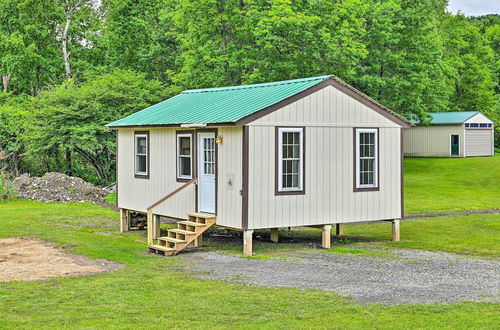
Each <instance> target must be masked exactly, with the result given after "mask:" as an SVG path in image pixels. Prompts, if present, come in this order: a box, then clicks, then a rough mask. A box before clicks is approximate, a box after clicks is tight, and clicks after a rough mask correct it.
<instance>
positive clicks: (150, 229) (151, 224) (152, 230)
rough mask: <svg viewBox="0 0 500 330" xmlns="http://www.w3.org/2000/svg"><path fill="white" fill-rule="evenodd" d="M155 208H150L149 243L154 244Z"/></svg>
mask: <svg viewBox="0 0 500 330" xmlns="http://www.w3.org/2000/svg"><path fill="white" fill-rule="evenodd" d="M153 237H154V228H153V210H148V245H153V244H154V238H153Z"/></svg>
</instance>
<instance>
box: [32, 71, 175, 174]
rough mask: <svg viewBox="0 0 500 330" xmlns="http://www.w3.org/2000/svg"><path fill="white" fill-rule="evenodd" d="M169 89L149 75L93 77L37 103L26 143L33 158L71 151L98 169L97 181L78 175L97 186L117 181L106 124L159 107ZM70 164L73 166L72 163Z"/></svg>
mask: <svg viewBox="0 0 500 330" xmlns="http://www.w3.org/2000/svg"><path fill="white" fill-rule="evenodd" d="M164 91H165V89H164V86H163V85H162V84H161V83H160V82H158V81H148V80H146V79H145V75H144V74H136V73H134V72H131V71H122V70H118V71H115V72H113V73H110V74H104V75H99V76H94V77H91V78H89V79H88V80H87V81H85V82H83V83H82V84H81V85H78V84H76V83H74V82H72V81H69V82H67V83H65V84H63V85H61V86H57V87H55V88H54V89H52V90H49V91H46V92H43V93H42V94H41V95H40V97H39V98H37V99H34V100H33V102H32V104H31V106H30V111H31V112H32V113H33V116H32V118H31V120H30V123H29V125H30V130H29V131H27V132H26V135H25V142H26V143H27V144H28V152H29V154H31V155H33V154H49V153H51V152H53V151H54V150H60V151H62V152H64V151H65V150H70V151H71V152H72V153H73V152H74V153H75V155H76V156H78V157H79V159H80V160H81V161H82V162H83V163H85V164H88V165H89V166H91V167H92V168H93V170H94V171H95V174H96V176H97V178H92V177H91V176H89V175H88V174H85V173H82V172H83V171H79V170H78V169H77V168H76V169H74V170H75V172H76V174H78V175H79V176H82V177H83V178H86V179H89V180H91V181H94V182H95V183H109V182H110V181H111V180H112V179H113V173H114V156H115V141H114V140H115V138H114V133H113V132H112V131H110V130H109V129H108V128H106V127H105V124H107V123H109V122H111V121H114V120H116V119H118V118H121V117H124V116H126V115H129V114H131V113H133V112H135V111H138V110H141V109H143V108H146V107H147V106H149V105H151V104H153V103H157V102H159V101H160V100H162V99H163V98H164V97H165V96H164V93H165V92H164ZM68 165H69V164H68Z"/></svg>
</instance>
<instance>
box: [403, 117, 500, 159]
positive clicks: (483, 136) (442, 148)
mask: <svg viewBox="0 0 500 330" xmlns="http://www.w3.org/2000/svg"><path fill="white" fill-rule="evenodd" d="M430 115H431V116H432V120H431V122H430V124H429V126H418V125H417V126H413V127H411V128H408V129H405V132H404V154H405V156H407V157H475V156H483V157H484V156H493V155H494V130H493V121H492V120H491V119H489V118H488V117H486V116H485V115H483V114H482V113H480V112H478V111H468V112H431V113H430Z"/></svg>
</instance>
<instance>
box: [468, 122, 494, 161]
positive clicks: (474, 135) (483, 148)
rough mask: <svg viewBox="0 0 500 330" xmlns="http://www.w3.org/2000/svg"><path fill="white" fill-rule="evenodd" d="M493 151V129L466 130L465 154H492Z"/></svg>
mask: <svg viewBox="0 0 500 330" xmlns="http://www.w3.org/2000/svg"><path fill="white" fill-rule="evenodd" d="M492 152H493V130H492V129H466V130H465V156H469V157H470V156H491V155H492Z"/></svg>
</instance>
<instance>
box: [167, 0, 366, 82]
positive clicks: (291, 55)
mask: <svg viewBox="0 0 500 330" xmlns="http://www.w3.org/2000/svg"><path fill="white" fill-rule="evenodd" d="M366 9H367V7H366V6H365V5H364V3H363V2H362V1H358V0H349V1H339V0H328V1H318V2H307V1H290V0H272V1H263V0H203V1H193V0H180V5H179V6H178V7H177V10H176V12H175V13H174V16H173V17H174V22H175V24H176V27H177V29H176V31H177V40H178V43H179V45H180V56H179V63H180V65H179V66H180V68H179V71H178V73H172V74H171V75H170V77H171V78H172V80H173V82H174V83H176V84H177V85H178V86H181V87H182V88H194V87H210V86H224V85H233V84H241V83H255V82H264V81H271V80H281V79H290V78H299V77H306V76H312V75H324V74H329V73H334V74H337V75H339V76H341V77H343V78H348V77H349V76H350V75H352V74H353V72H355V67H356V66H357V64H358V63H359V59H360V58H361V57H363V56H364V55H365V54H366V51H365V49H364V45H363V44H362V42H361V36H362V35H363V28H362V24H363V22H364V19H363V15H364V13H365V10H366Z"/></svg>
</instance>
